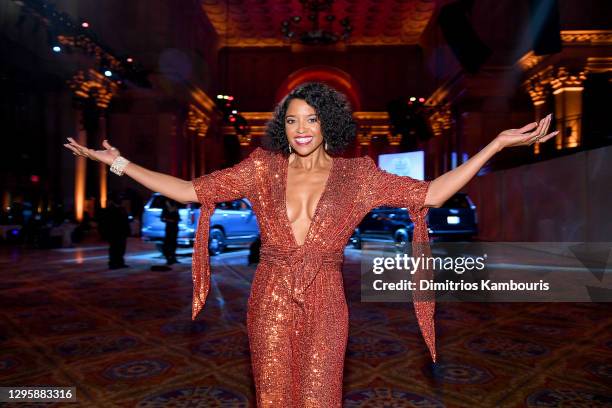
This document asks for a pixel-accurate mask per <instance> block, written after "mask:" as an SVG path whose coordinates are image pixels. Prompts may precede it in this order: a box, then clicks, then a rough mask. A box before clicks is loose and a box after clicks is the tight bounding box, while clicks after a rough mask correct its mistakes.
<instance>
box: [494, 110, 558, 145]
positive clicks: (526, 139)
mask: <svg viewBox="0 0 612 408" xmlns="http://www.w3.org/2000/svg"><path fill="white" fill-rule="evenodd" d="M551 120H552V113H551V114H548V115H547V116H546V117H545V118H544V119H542V120H541V121H540V122H539V123H538V122H533V123H530V124H528V125H526V126H523V127H522V128H520V129H508V130H504V131H503V132H501V133H500V134H499V135H497V137H496V138H495V141H496V142H497V145H498V148H499V150H501V149H503V148H505V147H513V146H530V145H532V144H533V143H535V142H539V143H544V142H545V141H547V140H548V139H550V138H551V137H553V136H555V135H556V134H558V133H559V131H558V130H556V131H554V132H551V133H548V134H546V132H548V127H549V126H550V122H551Z"/></svg>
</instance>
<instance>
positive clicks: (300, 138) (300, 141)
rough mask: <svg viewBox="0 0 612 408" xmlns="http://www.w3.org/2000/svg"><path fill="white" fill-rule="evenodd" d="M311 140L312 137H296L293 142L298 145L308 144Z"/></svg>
mask: <svg viewBox="0 0 612 408" xmlns="http://www.w3.org/2000/svg"><path fill="white" fill-rule="evenodd" d="M311 139H312V137H296V138H295V141H296V142H298V143H306V142H309V141H310V140H311Z"/></svg>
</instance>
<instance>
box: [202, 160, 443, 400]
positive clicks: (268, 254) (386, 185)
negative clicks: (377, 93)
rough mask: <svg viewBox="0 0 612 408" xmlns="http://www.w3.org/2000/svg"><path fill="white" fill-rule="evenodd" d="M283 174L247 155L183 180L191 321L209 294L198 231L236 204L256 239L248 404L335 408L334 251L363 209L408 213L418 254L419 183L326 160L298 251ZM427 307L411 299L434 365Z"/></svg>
mask: <svg viewBox="0 0 612 408" xmlns="http://www.w3.org/2000/svg"><path fill="white" fill-rule="evenodd" d="M287 171H288V158H287V156H285V155H282V154H279V153H274V152H269V151H266V150H264V149H262V148H256V149H255V150H254V151H253V152H252V153H251V154H250V155H249V156H248V157H247V158H246V159H244V160H243V161H241V162H240V163H238V164H237V165H235V166H233V167H231V168H228V169H224V170H218V171H215V172H212V173H210V174H207V175H204V176H201V177H198V178H196V179H194V180H193V181H192V182H193V185H194V188H195V191H196V194H197V197H198V201H199V202H200V203H201V204H202V207H201V213H200V218H199V224H198V230H197V234H196V242H195V247H194V252H193V270H192V276H193V283H194V292H193V311H192V319H195V318H196V316H197V315H198V313H199V312H200V311H201V310H202V307H203V306H204V303H205V300H206V296H207V294H208V290H209V284H210V283H209V281H210V265H209V259H208V232H209V222H210V216H211V214H212V212H213V211H214V204H215V203H216V202H220V201H228V200H233V199H237V198H241V197H246V198H248V199H249V200H250V201H251V203H252V205H253V210H254V211H255V213H256V215H257V221H258V223H259V229H260V233H261V253H260V254H261V260H260V263H259V265H258V267H257V270H256V271H255V276H254V278H253V283H252V287H251V293H250V296H249V299H248V310H247V331H248V337H249V345H250V350H251V362H252V367H253V376H254V381H255V388H256V398H257V406H259V407H325V408H328V407H341V406H342V373H343V369H344V355H345V352H346V345H347V340H348V308H347V303H346V297H345V294H344V285H343V281H342V273H341V267H342V260H343V254H344V247H345V245H346V243H347V241H348V239H349V238H350V236H351V235H352V232H353V230H354V228H355V227H356V226H357V225H358V224H359V222H360V221H361V219H362V218H363V217H364V216H365V215H366V214H367V213H368V212H369V211H370V210H371V209H372V208H374V207H377V206H381V205H389V206H397V207H406V208H409V211H410V214H411V215H413V217H414V218H413V221H414V222H415V230H414V240H413V251H415V253H416V252H419V253H420V252H422V251H423V250H425V249H426V248H424V247H422V246H421V243H425V242H427V241H428V235H427V226H426V224H425V215H426V213H427V208H426V207H423V203H424V201H425V195H426V193H427V188H428V186H429V182H427V181H418V180H415V179H411V178H408V177H400V176H396V175H393V174H390V173H387V172H385V171H383V170H380V169H378V168H377V166H376V165H375V163H374V161H373V160H372V159H371V158H369V157H359V158H353V159H347V158H341V157H335V158H334V159H333V164H332V166H331V170H330V175H329V178H328V181H327V184H326V187H325V190H324V191H323V193H322V195H321V198H320V199H319V202H318V204H317V207H316V210H315V213H314V216H313V219H312V221H311V225H310V228H309V229H308V232H307V235H306V238H305V241H304V243H303V245H299V244H298V243H297V241H296V239H295V237H294V235H293V232H292V230H291V226H290V223H289V219H288V217H287V211H286V203H285V190H286V182H287ZM423 276H425V275H423ZM434 307H435V302H434V300H433V298H431V297H419V298H418V299H416V298H415V301H414V308H415V314H416V316H417V319H418V322H419V326H420V328H421V331H422V333H423V337H424V338H425V342H426V345H427V346H428V348H429V350H430V352H431V356H432V358H433V359H434V361H435V357H436V355H435V333H434V325H433V312H434Z"/></svg>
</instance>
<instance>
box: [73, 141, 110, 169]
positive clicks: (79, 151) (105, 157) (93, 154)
mask: <svg viewBox="0 0 612 408" xmlns="http://www.w3.org/2000/svg"><path fill="white" fill-rule="evenodd" d="M68 141H69V142H70V143H65V144H64V146H66V147H67V148H68V149H70V150H72V154H74V155H75V156H82V157H87V158H88V159H92V160H96V161H99V162H102V163H105V164H108V165H109V166H110V165H111V164H112V163H113V161H114V160H115V159H116V158H117V157H119V156H120V153H119V150H118V149H117V148H116V147H113V146H111V145H110V144H109V143H108V140H104V141H103V142H102V147H104V150H94V149H89V148H87V147H86V146H82V145H80V144H78V143H77V142H76V141H75V140H74V139H73V138H71V137H69V138H68Z"/></svg>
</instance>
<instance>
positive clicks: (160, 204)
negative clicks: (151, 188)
mask: <svg viewBox="0 0 612 408" xmlns="http://www.w3.org/2000/svg"><path fill="white" fill-rule="evenodd" d="M165 202H166V197H164V196H163V195H156V196H154V197H153V201H152V202H151V205H150V206H149V208H162V209H163V208H164V204H165ZM177 207H178V208H179V209H182V208H185V204H181V203H177Z"/></svg>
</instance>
